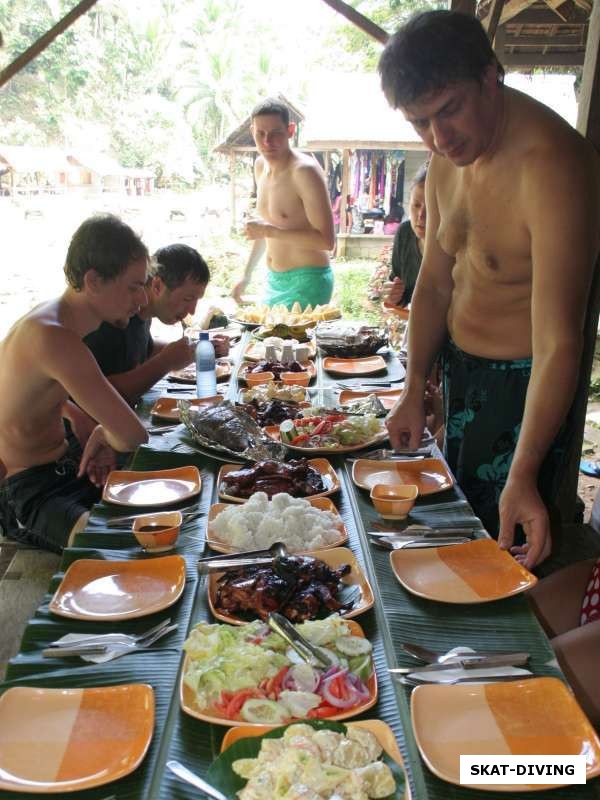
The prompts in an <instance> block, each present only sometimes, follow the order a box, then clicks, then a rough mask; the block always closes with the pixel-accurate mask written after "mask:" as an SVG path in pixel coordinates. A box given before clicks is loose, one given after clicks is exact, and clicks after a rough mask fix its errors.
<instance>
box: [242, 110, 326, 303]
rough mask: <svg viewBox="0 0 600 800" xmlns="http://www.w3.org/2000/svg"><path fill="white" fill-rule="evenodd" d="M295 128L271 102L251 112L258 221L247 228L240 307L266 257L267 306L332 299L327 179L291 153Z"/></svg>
mask: <svg viewBox="0 0 600 800" xmlns="http://www.w3.org/2000/svg"><path fill="white" fill-rule="evenodd" d="M293 134H294V123H293V122H292V123H290V113H289V110H288V108H287V107H286V106H285V105H284V104H283V103H281V102H279V101H278V100H272V99H268V100H265V101H264V102H263V103H260V104H259V105H258V106H256V107H255V108H254V110H253V111H252V135H253V137H254V141H255V142H256V147H257V149H258V152H259V154H260V155H259V157H258V158H257V159H256V162H255V165H254V175H255V178H256V187H257V195H256V199H257V203H256V207H257V211H258V214H259V215H260V216H259V218H258V219H253V220H250V221H249V222H247V223H246V229H245V233H246V236H247V238H248V239H250V240H251V241H252V242H254V244H253V246H252V251H251V253H250V257H249V258H248V263H247V265H246V269H245V271H244V276H243V278H242V280H241V281H240V282H239V283H238V284H237V285H236V286H235V287H234V289H233V292H232V295H233V297H234V298H235V299H236V300H237V301H238V303H239V302H240V301H241V297H242V294H243V293H244V291H245V290H246V287H247V286H248V283H249V281H250V276H251V275H252V271H253V269H254V267H255V266H256V265H257V264H258V262H259V261H260V259H261V258H262V256H263V254H264V253H265V252H266V256H267V266H268V268H269V273H268V283H267V295H266V298H265V302H266V303H267V304H268V305H271V306H273V305H278V304H283V305H286V306H287V307H288V308H291V306H292V305H293V304H294V303H295V302H298V303H300V305H301V306H302V307H303V308H305V307H306V306H307V305H309V304H310V305H312V306H315V305H318V304H321V305H324V304H325V303H328V302H329V301H330V300H331V295H332V293H333V272H332V270H331V267H330V266H329V254H330V252H331V250H333V247H334V245H335V235H334V230H333V214H332V211H331V203H330V201H329V194H328V192H327V186H326V183H325V176H324V175H323V171H322V169H321V167H320V166H319V165H318V163H317V162H316V161H315V159H314V158H312V156H309V155H306V154H304V153H300V152H299V151H297V150H294V149H293V148H291V147H290V138H291V137H292V136H293Z"/></svg>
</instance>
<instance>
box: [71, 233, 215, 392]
mask: <svg viewBox="0 0 600 800" xmlns="http://www.w3.org/2000/svg"><path fill="white" fill-rule="evenodd" d="M209 279H210V274H209V271H208V266H207V265H206V262H205V261H204V259H203V258H202V256H201V255H200V253H198V252H197V251H196V250H194V248H193V247H189V245H187V244H172V245H169V246H168V247H161V248H160V250H157V251H156V253H155V254H154V256H153V258H152V263H151V266H150V270H149V275H148V279H147V281H146V295H147V299H148V302H147V304H146V305H145V306H144V307H143V308H141V309H140V311H139V312H138V313H137V314H134V315H133V316H132V317H131V319H129V320H123V321H121V322H120V323H119V324H118V325H112V324H110V323H109V322H103V323H102V325H100V327H99V328H98V329H97V330H95V331H93V332H92V333H90V334H88V335H87V336H86V337H85V338H84V340H83V341H84V342H85V344H87V346H88V347H89V348H90V350H91V351H92V353H93V354H94V357H95V359H96V361H97V362H98V365H99V366H100V369H101V370H102V372H103V373H104V374H105V375H106V376H108V380H109V381H110V382H111V383H112V385H113V386H114V387H115V388H116V389H117V390H118V391H119V392H120V393H121V394H122V395H123V397H125V399H126V400H128V401H129V402H133V401H135V400H136V399H137V398H138V397H139V396H140V395H142V394H144V392H147V391H148V389H150V387H151V386H154V384H155V383H156V381H158V380H160V379H161V378H163V377H164V376H165V375H166V374H167V372H170V371H171V370H176V369H183V368H184V367H187V365H188V364H190V363H191V362H192V361H193V360H194V357H195V354H196V345H195V344H191V343H190V342H189V341H188V340H187V339H186V337H185V336H183V337H182V338H181V339H178V340H176V341H174V342H169V343H168V344H167V343H164V342H158V341H155V340H154V339H153V338H152V336H151V334H150V325H151V323H152V320H153V319H154V318H155V317H156V318H157V319H159V320H160V321H161V322H162V323H163V324H164V325H175V324H176V323H178V322H181V321H182V320H183V319H184V318H185V317H186V316H188V314H192V315H193V314H194V312H195V310H196V304H197V302H198V300H200V298H201V297H203V296H204V292H205V291H206V286H207V284H208V281H209ZM224 345H225V342H224V341H223V340H221V341H217V342H215V352H216V353H217V355H223V354H224V355H227V353H226V352H224V351H221V350H219V349H218V348H219V346H221V347H223V346H224Z"/></svg>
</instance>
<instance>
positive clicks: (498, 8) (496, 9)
mask: <svg viewBox="0 0 600 800" xmlns="http://www.w3.org/2000/svg"><path fill="white" fill-rule="evenodd" d="M503 8H504V0H492V5H491V7H490V10H489V13H488V15H487V17H486V25H485V29H486V31H487V35H488V39H489V40H490V43H491V45H492V47H493V46H494V39H495V38H496V31H497V30H498V23H499V22H500V14H501V13H502V9H503Z"/></svg>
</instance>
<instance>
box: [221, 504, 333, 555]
mask: <svg viewBox="0 0 600 800" xmlns="http://www.w3.org/2000/svg"><path fill="white" fill-rule="evenodd" d="M305 499H306V500H308V502H309V503H310V504H311V506H313V507H314V508H318V509H319V510H320V511H329V512H331V513H332V514H336V515H337V517H338V518H339V523H338V525H337V530H338V533H339V536H338V538H337V539H335V540H334V541H333V542H331V544H329V545H327V547H324V548H323V550H329V549H331V548H332V547H339V546H340V545H341V544H344V543H345V542H347V541H348V530H347V528H346V526H345V525H344V523H343V522H342V518H341V516H340V512H339V511H338V510H337V508H336V507H335V506H334V504H333V503H332V502H331V500H330V499H329V498H328V497H306V498H305ZM226 508H231V504H230V503H213V504H212V506H211V507H210V509H209V511H208V520H207V527H206V537H207V544H208V545H209V546H210V548H211V549H212V550H216V551H217V552H218V553H237V552H239V551H238V550H237V549H236V548H235V547H232V546H231V545H230V544H227V543H226V542H223V541H222V540H220V539H219V537H218V536H217V535H216V533H215V531H214V529H213V527H212V523H213V522H214V520H215V517H217V516H218V515H219V514H220V513H221V511H224V510H225V509H226ZM303 552H306V551H303Z"/></svg>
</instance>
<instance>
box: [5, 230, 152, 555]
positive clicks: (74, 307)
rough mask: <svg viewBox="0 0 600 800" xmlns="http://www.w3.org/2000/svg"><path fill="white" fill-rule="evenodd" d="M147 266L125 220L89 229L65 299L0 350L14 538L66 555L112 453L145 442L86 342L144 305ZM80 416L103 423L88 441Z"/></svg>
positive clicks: (70, 256)
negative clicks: (67, 424)
mask: <svg viewBox="0 0 600 800" xmlns="http://www.w3.org/2000/svg"><path fill="white" fill-rule="evenodd" d="M147 261H148V253H147V250H146V247H145V245H144V244H143V243H142V242H141V241H140V239H139V238H138V237H137V236H136V234H135V233H134V232H133V231H132V230H131V228H129V227H128V226H127V225H125V224H124V223H123V222H121V220H119V219H117V218H116V217H113V216H110V215H106V216H98V217H92V218H90V219H88V220H86V221H85V222H84V223H83V224H82V225H81V226H80V227H79V228H78V230H77V231H76V232H75V235H74V236H73V238H72V239H71V243H70V245H69V250H68V252H67V258H66V264H65V275H66V278H67V282H68V288H67V289H66V291H65V292H64V293H63V294H62V295H61V296H60V297H58V298H56V299H54V300H50V301H48V302H46V303H42V304H41V305H39V306H37V307H36V308H34V309H33V310H32V311H30V312H29V313H28V314H26V315H25V316H24V317H22V318H21V319H20V320H18V321H17V322H16V323H15V324H14V325H13V327H12V328H11V329H10V331H9V332H8V334H7V336H6V338H5V339H4V340H3V341H2V342H1V343H0V385H2V386H4V387H5V389H6V391H4V392H2V394H1V396H0V463H2V464H3V465H4V467H5V469H6V476H5V478H4V480H2V482H1V483H0V514H2V527H3V528H4V530H5V532H6V533H7V534H8V535H9V536H13V537H14V538H16V539H18V540H20V541H23V542H26V543H29V544H34V545H36V546H38V547H42V548H44V549H47V550H53V551H55V552H60V551H61V550H62V548H63V547H65V546H66V545H67V544H68V542H69V538H70V536H71V534H72V533H75V532H77V531H78V530H81V529H83V527H84V526H85V522H86V520H87V512H89V509H90V508H91V506H92V505H93V503H94V502H96V501H97V500H98V499H99V497H100V487H101V486H102V485H103V483H104V481H105V480H106V475H107V472H108V470H109V469H110V468H112V466H113V465H114V455H115V454H114V451H115V450H116V451H120V452H127V451H130V450H134V449H135V448H136V447H137V446H138V445H139V444H141V443H142V442H145V441H146V439H147V434H146V431H145V428H144V426H143V425H142V424H141V422H140V421H139V420H138V418H137V416H136V415H135V414H134V412H133V411H132V410H131V409H130V408H129V406H128V405H127V403H126V402H125V401H124V400H123V398H122V397H121V396H120V395H119V393H118V392H117V391H115V389H114V388H113V387H112V386H111V385H110V383H109V382H108V381H107V380H106V378H105V377H104V376H103V375H102V373H101V372H100V369H99V368H98V365H97V363H96V361H95V359H94V357H93V356H92V354H91V353H90V351H89V350H88V348H87V347H86V346H85V345H84V344H83V342H82V338H83V337H84V336H85V335H86V334H88V333H90V331H92V330H94V329H95V328H97V327H98V326H99V325H100V323H101V322H104V321H109V322H115V321H116V320H119V319H124V318H128V317H130V316H132V315H133V314H135V313H137V311H138V310H139V308H140V306H142V305H145V303H146V292H145V289H144V284H145V281H146V268H147ZM81 409H82V410H83V411H84V412H86V414H87V415H89V416H90V417H92V418H93V419H94V420H97V421H98V423H99V424H98V425H96V426H95V427H94V428H93V430H92V432H91V434H90V435H89V436H88V433H89V431H87V430H86V432H85V434H82V433H81V428H80V422H81V417H82V414H81ZM63 417H66V418H67V419H69V421H70V422H71V425H72V429H73V433H70V434H69V436H68V437H66V436H65V427H64V423H63ZM86 419H87V418H86ZM83 427H84V429H85V428H86V424H85V421H84V426H83ZM78 436H79V437H81V440H82V441H80V440H79V439H78ZM82 444H83V446H82Z"/></svg>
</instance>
